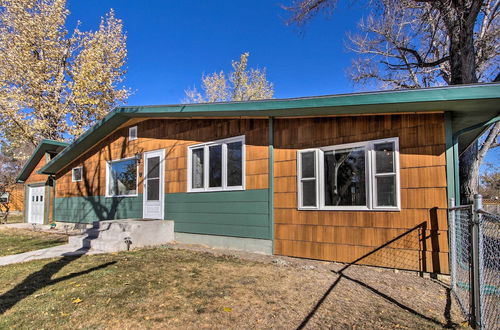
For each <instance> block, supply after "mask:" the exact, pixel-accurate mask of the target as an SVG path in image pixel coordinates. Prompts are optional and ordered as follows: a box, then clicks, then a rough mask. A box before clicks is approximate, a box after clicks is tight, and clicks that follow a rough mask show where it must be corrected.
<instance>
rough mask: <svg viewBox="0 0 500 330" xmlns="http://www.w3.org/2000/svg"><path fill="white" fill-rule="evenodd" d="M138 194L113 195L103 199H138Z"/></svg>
mask: <svg viewBox="0 0 500 330" xmlns="http://www.w3.org/2000/svg"><path fill="white" fill-rule="evenodd" d="M138 196H139V194H135V195H115V196H104V197H105V198H127V197H138Z"/></svg>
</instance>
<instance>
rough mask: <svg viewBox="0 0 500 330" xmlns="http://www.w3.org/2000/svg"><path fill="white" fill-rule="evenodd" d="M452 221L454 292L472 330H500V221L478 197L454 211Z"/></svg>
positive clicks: (452, 280)
mask: <svg viewBox="0 0 500 330" xmlns="http://www.w3.org/2000/svg"><path fill="white" fill-rule="evenodd" d="M451 205H453V201H451ZM449 220H450V231H449V233H450V262H451V289H452V291H453V292H454V293H455V295H456V297H457V300H458V302H459V304H460V307H461V308H462V310H463V311H464V313H465V314H466V315H467V317H468V320H469V323H470V325H471V326H472V327H474V328H481V329H500V217H499V216H497V215H495V214H491V213H488V212H485V211H484V210H483V209H482V203H481V197H480V196H476V199H475V202H474V204H473V205H467V206H457V207H451V208H450V209H449Z"/></svg>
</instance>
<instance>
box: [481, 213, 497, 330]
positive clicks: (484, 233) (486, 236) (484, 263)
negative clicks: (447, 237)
mask: <svg viewBox="0 0 500 330" xmlns="http://www.w3.org/2000/svg"><path fill="white" fill-rule="evenodd" d="M478 215H479V217H478V220H479V247H480V248H479V288H480V297H481V326H482V328H484V329H499V328H500V217H499V216H497V215H494V214H491V213H487V212H484V211H481V210H479V211H478Z"/></svg>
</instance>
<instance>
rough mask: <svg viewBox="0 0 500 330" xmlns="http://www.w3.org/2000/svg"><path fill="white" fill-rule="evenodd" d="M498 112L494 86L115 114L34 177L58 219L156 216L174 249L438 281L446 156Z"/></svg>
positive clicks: (442, 265) (450, 166) (448, 183)
mask: <svg viewBox="0 0 500 330" xmlns="http://www.w3.org/2000/svg"><path fill="white" fill-rule="evenodd" d="M499 110H500V84H478V85H470V86H455V87H440V88H430V89H418V90H417V89H416V90H403V91H384V92H369V93H356V94H345V95H331V96H319V97H305V98H293V99H274V100H262V101H249V102H229V103H212V104H182V105H165V106H137V107H134V106H131V107H120V108H116V109H115V110H114V111H112V112H111V113H110V114H109V115H107V116H106V117H105V118H104V119H103V120H101V121H100V122H99V123H97V124H96V125H94V126H93V127H92V128H90V129H89V130H88V131H87V132H86V133H84V134H83V135H82V136H80V137H79V138H78V139H77V140H76V141H75V142H73V143H72V144H71V145H69V146H67V147H66V148H64V149H63V150H62V151H61V152H60V153H59V154H57V156H55V157H54V158H52V159H51V160H50V161H49V162H48V163H46V164H44V165H43V166H42V168H41V169H40V170H38V173H41V174H43V175H45V176H49V177H51V178H54V179H55V180H56V183H57V184H56V185H55V193H54V194H52V195H51V196H52V197H53V199H54V216H53V218H54V220H55V221H58V222H72V223H78V222H85V223H91V222H93V221H99V220H106V219H125V218H151V219H169V220H173V221H174V223H175V226H174V227H175V234H176V240H178V241H182V242H190V243H203V244H208V245H213V246H225V247H233V248H241V249H248V250H253V251H261V252H265V253H273V254H275V255H285V256H294V257H302V258H312V259H321V260H331V261H338V262H345V263H353V262H356V263H359V264H367V265H375V266H382V267H392V268H400V269H410V270H417V271H423V272H436V273H448V272H449V266H448V220H447V207H448V200H449V199H450V198H454V197H455V196H456V195H457V186H458V184H457V182H458V181H457V173H458V171H457V165H458V155H459V153H460V152H462V151H463V150H464V149H465V148H467V147H468V146H469V145H470V144H471V143H473V142H474V141H475V139H476V138H477V137H478V136H479V135H480V134H481V132H483V131H484V128H485V127H486V125H487V124H488V123H491V122H492V121H494V120H498V119H499V117H498V113H499ZM458 137H460V139H459V138H458Z"/></svg>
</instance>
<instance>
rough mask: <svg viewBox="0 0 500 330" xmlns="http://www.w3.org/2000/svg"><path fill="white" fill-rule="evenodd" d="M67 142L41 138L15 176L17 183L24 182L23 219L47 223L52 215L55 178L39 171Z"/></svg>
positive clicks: (51, 218) (30, 221)
mask: <svg viewBox="0 0 500 330" xmlns="http://www.w3.org/2000/svg"><path fill="white" fill-rule="evenodd" d="M66 146H68V144H67V143H64V142H59V141H53V140H42V141H41V142H40V143H39V144H38V146H37V147H36V148H35V151H33V154H32V155H31V157H30V158H29V159H28V161H27V162H26V164H24V166H23V168H22V169H21V172H20V173H19V175H18V176H17V182H18V184H24V193H23V195H24V207H23V208H22V209H23V211H24V219H25V221H26V222H29V223H36V224H48V223H49V222H50V221H52V220H53V216H54V200H55V199H54V197H55V180H54V179H53V177H52V176H50V175H47V174H41V173H39V170H40V169H41V168H42V167H44V166H45V165H47V164H48V163H49V162H50V161H51V160H52V159H53V158H54V157H55V156H56V155H57V154H58V153H59V152H61V150H63V149H64V148H65V147H66Z"/></svg>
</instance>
